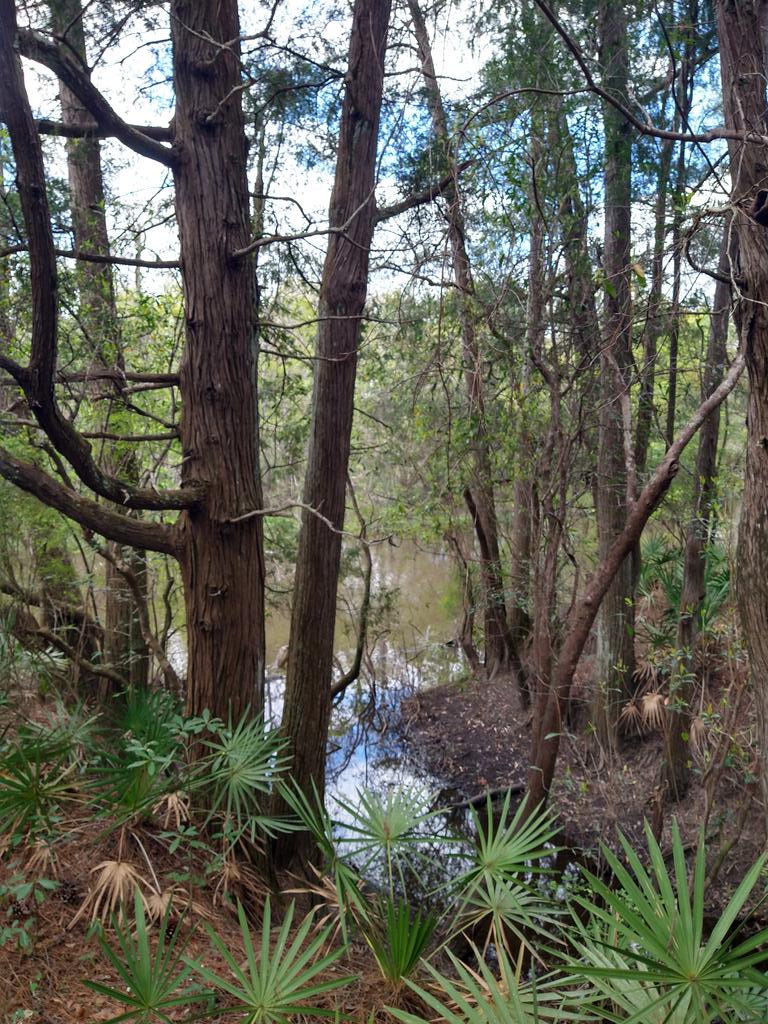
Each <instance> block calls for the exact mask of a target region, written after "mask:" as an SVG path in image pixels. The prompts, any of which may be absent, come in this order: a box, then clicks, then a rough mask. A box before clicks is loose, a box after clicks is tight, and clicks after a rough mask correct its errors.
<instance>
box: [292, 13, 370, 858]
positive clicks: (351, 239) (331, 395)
mask: <svg viewBox="0 0 768 1024" xmlns="http://www.w3.org/2000/svg"><path fill="white" fill-rule="evenodd" d="M389 14H390V3H389V0H356V2H355V8H354V13H353V17H352V32H351V38H350V46H349V62H348V71H347V76H346V79H345V82H346V85H345V91H344V100H343V105H342V112H341V126H340V131H339V144H338V152H337V158H336V178H335V181H334V185H333V193H332V195H331V203H330V211H329V222H330V225H331V228H333V229H336V231H335V232H334V233H333V234H331V235H330V236H329V239H328V249H327V251H326V257H325V266H324V268H323V278H322V283H321V286H320V301H319V307H318V318H319V320H320V323H319V326H318V331H317V342H316V349H315V352H316V357H317V358H316V362H315V380H314V388H313V393H312V423H311V427H310V439H309V451H308V456H307V469H306V477H305V480H304V503H305V504H306V505H307V506H309V508H311V509H315V510H317V512H318V513H320V515H322V517H323V518H320V517H319V516H318V515H315V514H313V512H311V511H308V510H304V511H303V513H302V519H301V532H300V534H299V550H298V556H297V564H296V579H295V583H294V596H293V614H292V616H291V631H290V642H289V648H288V650H289V654H288V670H287V677H286V691H285V708H284V712H283V733H284V735H285V738H286V740H287V741H288V750H289V752H290V754H291V757H292V765H291V772H292V777H293V779H294V780H295V782H296V783H297V784H298V785H299V786H301V788H302V789H303V790H304V792H305V793H307V794H309V795H311V791H312V785H313V784H314V785H315V786H316V787H317V790H318V792H319V793H320V794H322V793H323V789H324V785H325V757H326V742H327V738H328V723H329V717H330V709H331V684H332V677H333V634H334V626H335V623H336V594H337V588H338V579H339V561H340V557H341V532H340V531H341V530H342V528H343V526H344V512H345V500H344V499H345V490H346V480H347V472H348V465H349V447H350V435H351V431H352V415H353V407H354V395H355V372H356V366H357V348H358V344H359V340H360V332H361V327H362V320H361V318H362V314H363V308H364V306H365V300H366V294H367V288H368V262H369V253H370V246H371V241H372V238H373V229H374V213H375V205H376V204H375V198H374V187H375V177H376V154H377V145H378V133H379V117H380V112H381V100H382V93H383V86H384V57H385V52H386V44H387V31H388V28H389ZM342 227H343V229H344V231H343V234H342V233H341V231H340V229H341V228H342ZM329 524H330V525H329ZM297 849H298V847H297V844H295V843H294V842H293V841H291V840H289V839H286V841H285V843H281V852H280V856H281V857H282V858H286V859H287V858H288V857H289V856H291V855H293V853H294V852H296V851H297Z"/></svg>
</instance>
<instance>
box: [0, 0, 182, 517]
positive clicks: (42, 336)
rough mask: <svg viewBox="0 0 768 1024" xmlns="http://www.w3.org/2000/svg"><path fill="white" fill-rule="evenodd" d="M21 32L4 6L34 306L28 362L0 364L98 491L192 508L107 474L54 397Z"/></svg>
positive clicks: (122, 501)
mask: <svg viewBox="0 0 768 1024" xmlns="http://www.w3.org/2000/svg"><path fill="white" fill-rule="evenodd" d="M15 33H16V22H15V8H14V5H13V4H3V5H2V6H0V117H1V118H2V120H4V121H5V123H6V125H7V126H8V130H9V134H10V137H11V144H12V146H13V155H14V159H15V162H16V178H17V182H18V189H19V196H20V199H21V206H22V210H23V213H24V222H25V226H26V233H27V239H28V245H29V254H30V281H31V292H32V296H33V309H32V345H31V359H30V364H29V367H21V366H19V365H18V364H17V363H15V362H14V361H13V360H12V359H10V358H8V357H6V356H0V368H2V369H4V370H6V371H7V372H8V373H10V374H11V376H12V377H13V378H14V380H15V381H16V383H17V384H18V385H19V386H20V387H21V388H22V390H23V391H24V395H25V397H26V399H27V402H28V403H29V407H30V410H31V411H32V413H33V415H34V417H35V419H36V420H37V421H38V423H39V424H40V426H41V427H42V429H43V430H44V431H45V433H46V434H47V436H48V438H49V440H50V441H51V443H52V444H53V446H54V447H55V448H56V450H57V451H58V452H59V453H60V454H61V455H62V456H64V458H65V459H67V460H68V462H69V463H70V465H71V466H72V468H73V469H74V471H75V473H76V474H77V475H78V477H79V478H80V480H81V481H82V482H83V483H84V484H85V485H86V486H87V487H89V488H90V489H91V490H92V491H94V492H95V493H96V494H98V495H100V496H101V497H103V498H107V499H109V500H110V501H113V502H115V503H116V504H119V505H124V506H125V507H127V508H135V509H156V510H161V509H183V508H190V507H192V506H193V505H195V504H196V503H197V501H199V498H200V494H199V493H198V492H197V491H195V490H193V489H191V488H189V489H184V490H169V491H166V492H159V491H156V490H147V489H142V488H138V487H135V486H134V485H132V484H129V483H127V482H126V481H122V480H119V479H117V478H116V477H113V476H110V475H109V474H107V473H105V472H104V471H103V470H102V469H101V467H100V466H98V465H97V463H96V461H95V460H94V458H93V456H92V452H91V446H90V445H89V444H88V442H87V441H86V440H85V438H83V437H82V436H81V435H80V434H79V433H78V432H77V430H76V429H75V428H74V427H73V426H72V424H71V423H70V422H69V421H68V420H67V419H66V418H65V417H64V416H63V415H62V413H61V410H60V409H59V407H58V404H57V402H56V397H55V391H54V383H55V376H56V362H57V354H58V345H57V340H58V302H57V285H58V277H57V267H56V255H55V250H54V245H53V233H52V230H51V216H50V208H49V205H48V196H47V191H46V176H45V166H44V163H43V153H42V147H41V144H40V136H39V135H38V133H37V131H36V129H35V125H34V120H33V118H32V111H31V109H30V105H29V99H28V97H27V93H26V89H25V86H24V75H23V71H22V67H21V60H20V59H19V56H18V53H17V52H16V50H15V49H14V38H15ZM54 49H55V48H54ZM153 145H158V144H157V143H153Z"/></svg>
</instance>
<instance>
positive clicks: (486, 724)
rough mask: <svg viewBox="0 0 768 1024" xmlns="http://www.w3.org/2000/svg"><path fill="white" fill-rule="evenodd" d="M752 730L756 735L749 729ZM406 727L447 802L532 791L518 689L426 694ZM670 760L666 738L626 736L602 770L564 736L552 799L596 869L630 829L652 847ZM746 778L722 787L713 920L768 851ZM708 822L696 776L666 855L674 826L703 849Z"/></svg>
mask: <svg viewBox="0 0 768 1024" xmlns="http://www.w3.org/2000/svg"><path fill="white" fill-rule="evenodd" d="M743 725H744V728H745V729H747V728H748V722H746V721H745V722H744V723H743ZM401 728H402V730H403V733H404V735H405V738H406V741H407V743H408V747H409V749H410V751H412V754H413V757H414V759H415V760H417V762H418V764H419V765H420V767H421V768H423V769H424V770H425V771H428V772H429V773H431V774H433V775H435V776H437V777H438V778H439V779H440V780H441V781H442V782H443V784H444V787H445V788H444V791H443V793H442V797H443V801H444V802H445V803H446V804H448V803H455V802H460V801H462V800H467V801H473V802H474V801H476V800H477V799H478V798H480V799H482V797H483V794H485V793H487V792H489V791H490V792H492V793H494V792H499V791H503V790H505V789H506V788H508V787H513V788H514V789H516V790H518V789H519V791H520V792H522V790H523V788H524V784H525V781H526V774H527V770H528V763H529V761H528V755H529V750H530V733H529V715H528V712H527V711H526V709H524V708H522V707H521V701H520V699H519V695H518V689H517V686H516V685H515V684H514V683H512V682H509V681H506V680H501V681H496V682H491V683H489V682H486V681H484V680H483V681H473V682H469V683H462V684H459V685H454V684H450V685H446V686H439V687H435V688H433V689H429V690H426V691H423V692H421V693H419V694H416V695H415V696H414V697H412V698H410V699H409V700H408V701H406V702H404V704H403V708H402V722H401ZM744 742H745V744H746V737H744ZM736 745H738V744H736ZM663 756H664V750H663V740H662V737H661V736H660V735H658V734H650V735H648V736H646V737H644V738H642V739H641V738H637V737H635V738H625V740H624V743H623V746H622V750H621V755H620V759H619V760H618V761H617V763H615V764H609V763H606V762H605V759H602V761H603V763H602V764H600V763H598V759H596V758H595V757H594V755H593V754H592V753H591V751H590V748H589V739H588V738H587V737H586V736H585V735H584V731H583V730H581V729H580V730H579V733H578V735H575V734H572V733H568V734H567V735H565V736H563V739H562V741H561V749H560V757H559V761H558V767H557V774H556V778H555V784H554V787H553V791H552V796H551V802H552V805H553V807H554V808H555V809H556V811H557V814H558V817H559V820H560V822H561V823H562V827H563V838H564V842H565V844H567V846H568V847H570V848H571V849H573V850H574V851H577V852H578V854H579V855H580V856H583V857H584V859H586V860H589V861H591V862H593V863H594V858H595V855H599V847H600V843H601V842H603V843H606V844H607V845H609V846H610V847H612V848H614V849H616V848H617V847H618V846H619V843H618V838H617V830H621V832H623V834H624V835H625V836H627V838H628V839H629V840H630V842H631V843H632V845H633V847H635V848H636V849H642V848H643V847H644V846H645V838H644V826H643V823H644V821H645V820H652V819H653V815H654V810H655V807H656V805H657V803H658V780H659V769H660V766H661V763H662V760H663ZM735 760H736V759H735V758H734V761H735ZM743 776H744V769H743V767H741V768H740V767H738V766H737V765H734V766H733V767H727V768H726V769H725V771H724V772H723V774H722V776H721V777H720V780H719V783H718V785H717V786H716V788H715V793H714V806H713V810H712V813H711V814H710V818H709V825H708V829H707V843H708V849H709V851H710V853H711V856H712V858H713V860H714V859H715V858H716V857H717V855H718V851H720V850H723V849H725V848H726V846H727V844H730V843H731V842H733V846H732V847H731V848H730V850H729V852H728V854H727V856H726V858H725V860H724V862H723V865H722V867H721V868H720V870H719V874H718V876H717V879H716V882H715V884H714V885H713V886H712V887H711V888H710V890H709V894H708V899H709V908H710V910H711V912H712V913H717V911H718V909H719V908H720V907H721V906H722V905H723V902H724V900H726V899H727V897H728V894H729V893H730V892H731V891H732V890H733V888H734V886H735V885H736V884H738V882H739V881H740V880H741V878H742V877H743V875H744V873H745V871H746V870H747V869H748V868H749V867H750V866H751V865H752V864H753V863H754V861H755V860H756V858H757V857H758V856H759V855H760V853H761V852H762V851H763V849H764V848H765V833H764V830H763V826H762V821H763V820H764V816H763V814H762V811H761V808H760V805H759V802H758V801H757V800H756V799H755V796H756V791H755V786H754V785H747V784H746V783H745V781H744V777H743ZM745 801H748V802H749V805H750V806H749V807H745V806H744V802H745ZM704 815H705V793H704V790H703V788H702V786H701V784H700V780H699V778H698V777H695V778H694V782H693V784H692V785H691V787H690V789H689V792H688V793H687V795H686V796H685V798H684V799H683V800H682V801H680V802H679V803H676V804H669V805H667V806H666V807H665V808H664V820H663V831H662V835H661V846H662V849H663V850H664V849H669V844H670V836H671V823H672V821H673V820H676V821H677V823H678V827H679V828H680V832H681V835H682V838H683V840H684V842H685V844H686V846H687V848H689V849H694V848H695V846H696V844H697V840H698V834H699V830H700V827H701V823H702V821H703V819H704Z"/></svg>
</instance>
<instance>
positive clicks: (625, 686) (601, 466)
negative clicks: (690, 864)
mask: <svg viewBox="0 0 768 1024" xmlns="http://www.w3.org/2000/svg"><path fill="white" fill-rule="evenodd" d="M600 60H601V64H602V66H603V83H604V87H605V88H606V89H607V90H609V91H610V92H611V93H612V94H614V95H616V96H617V97H620V98H622V99H623V98H624V97H626V94H627V81H628V64H627V19H626V13H625V11H624V9H623V5H622V4H617V3H605V4H604V5H603V8H602V11H601V21H600ZM603 125H604V129H605V172H604V187H605V279H606V283H605V288H606V295H605V325H604V332H603V351H602V354H601V357H600V372H601V385H602V386H601V396H600V426H599V452H598V464H597V488H596V501H597V508H596V513H597V528H598V549H599V558H600V560H601V561H604V560H605V559H606V557H607V555H608V552H609V551H610V550H611V547H612V545H613V544H614V542H615V540H616V538H617V537H618V536H619V534H620V533H621V531H622V529H623V527H624V524H625V522H626V518H627V510H628V503H627V497H628V495H627V490H628V486H630V485H629V483H628V467H627V450H626V444H625V429H626V426H627V425H626V423H625V416H624V409H625V405H626V400H627V398H628V390H629V367H630V365H631V361H632V296H631V292H630V281H629V274H630V263H631V259H630V253H631V204H632V168H631V155H632V141H631V135H630V131H631V129H630V126H629V124H628V123H627V122H626V120H625V119H624V117H623V116H622V115H621V114H620V113H619V112H618V111H617V110H616V109H615V108H614V107H612V106H611V105H610V104H607V103H606V104H604V106H603ZM633 672H634V614H633V606H632V565H631V561H629V560H627V561H626V562H624V563H622V564H621V565H620V566H619V567H618V569H617V571H616V573H615V576H614V578H613V580H612V582H611V584H610V586H609V588H608V591H607V593H606V595H605V598H604V600H603V602H602V605H601V607H600V615H599V618H598V626H597V679H596V681H595V694H594V702H593V709H592V722H593V725H594V728H595V739H596V743H597V746H598V749H599V751H600V754H601V756H602V755H603V754H608V755H609V756H610V754H611V753H612V752H613V751H615V749H616V746H617V742H618V713H619V708H620V706H621V701H622V699H623V698H624V696H625V695H627V694H628V693H629V690H630V685H631V680H632V675H633Z"/></svg>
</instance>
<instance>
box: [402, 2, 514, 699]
mask: <svg viewBox="0 0 768 1024" xmlns="http://www.w3.org/2000/svg"><path fill="white" fill-rule="evenodd" d="M408 8H409V10H410V13H411V22H412V24H413V30H414V35H415V37H416V43H417V46H418V50H419V60H420V62H421V71H422V76H423V79H424V87H425V91H426V94H427V102H428V104H429V108H430V113H431V115H432V129H433V131H434V133H435V136H436V138H437V140H438V141H439V143H440V145H441V147H442V150H443V153H444V155H445V157H446V160H447V162H448V167H449V173H451V174H452V175H453V182H452V185H451V188H450V189H449V190H448V191H447V192H446V199H447V203H448V209H447V214H446V220H447V225H448V239H449V242H450V245H451V262H452V265H453V276H454V280H455V282H456V286H457V293H458V312H459V323H460V328H461V347H462V359H463V362H464V379H465V382H466V389H467V402H468V416H469V430H470V437H471V441H470V457H471V471H470V478H469V480H468V481H467V486H466V489H465V492H464V498H465V501H466V504H467V508H468V509H469V512H470V516H471V518H472V524H473V526H474V529H475V534H476V537H477V544H478V548H479V551H480V578H481V583H482V591H483V594H482V600H483V615H484V620H485V664H484V669H485V674H486V675H487V677H488V678H489V679H492V678H493V677H494V676H496V675H497V674H498V673H499V672H508V671H510V670H511V671H513V672H514V673H515V675H516V676H517V678H518V680H522V677H523V672H522V665H521V663H520V658H519V656H518V653H517V650H516V647H515V644H514V641H513V639H512V632H511V629H510V626H509V623H508V621H507V608H506V599H505V593H504V578H503V573H502V569H501V553H500V549H499V529H498V521H497V517H496V499H495V494H494V487H493V467H492V459H491V446H490V442H489V438H488V430H487V424H486V414H485V395H484V388H483V376H482V358H481V352H480V346H479V343H478V338H477V321H476V312H475V284H474V280H473V277H472V265H471V262H470V259H469V253H468V252H467V244H466V227H465V223H464V213H463V209H462V198H461V191H460V188H459V180H458V171H457V165H456V159H455V153H454V150H453V145H452V142H451V136H450V132H449V129H448V121H447V118H446V116H445V109H444V107H443V99H442V95H441V93H440V86H439V83H438V79H437V75H436V73H435V65H434V61H433V59H432V48H431V46H430V42H429V34H428V32H427V26H426V23H425V21H424V15H423V14H422V11H421V8H420V6H419V3H418V0H408Z"/></svg>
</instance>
